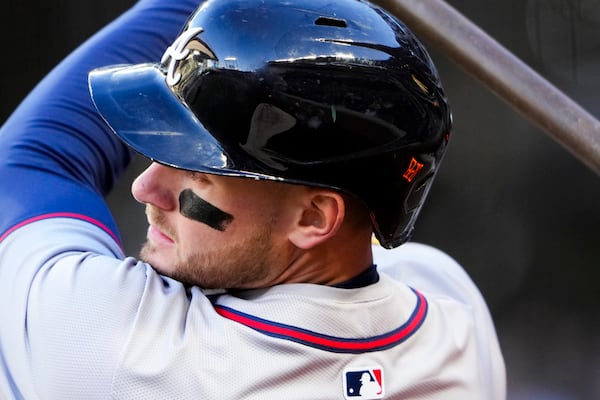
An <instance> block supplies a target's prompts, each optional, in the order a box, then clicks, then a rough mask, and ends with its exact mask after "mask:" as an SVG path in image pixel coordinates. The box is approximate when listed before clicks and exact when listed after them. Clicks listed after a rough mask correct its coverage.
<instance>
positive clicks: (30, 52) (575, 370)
mask: <svg viewBox="0 0 600 400" xmlns="http://www.w3.org/2000/svg"><path fill="white" fill-rule="evenodd" d="M132 3H133V1H132V0H113V1H110V2H109V1H98V2H94V3H93V2H87V1H77V0H68V1H67V0H61V1H59V0H56V1H39V0H34V1H29V2H21V1H17V0H7V1H6V0H5V2H4V4H5V6H4V8H3V11H2V13H1V14H0V30H1V31H0V34H1V40H2V43H1V45H2V46H1V51H2V56H3V57H2V59H3V60H2V63H1V65H2V67H1V73H0V93H1V97H0V99H1V100H0V121H4V120H5V119H6V118H7V117H8V115H9V114H10V112H11V111H12V110H13V109H14V108H15V107H16V106H17V104H18V103H19V102H20V101H21V99H22V98H23V97H24V96H25V95H26V94H27V93H28V92H29V91H30V90H31V89H32V88H33V86H34V85H35V84H36V83H37V81H39V80H40V79H41V78H42V77H43V76H44V75H45V74H46V73H47V72H48V71H49V70H50V69H51V68H52V66H54V65H55V64H56V63H58V62H59V61H60V60H61V59H62V58H63V57H64V56H66V55H67V54H68V53H69V52H70V51H71V50H72V49H73V48H75V47H76V46H77V45H78V44H79V43H81V42H82V41H83V40H85V38H87V37H88V36H89V35H90V34H92V33H93V32H94V31H96V30H97V29H98V28H99V27H101V26H102V25H103V24H105V23H106V22H108V21H110V20H111V19H112V18H114V17H115V16H116V15H118V14H119V13H120V12H122V11H124V10H125V9H126V8H127V7H129V6H130V5H131V4H132ZM449 3H450V4H451V5H453V6H454V7H456V8H457V9H458V10H459V11H460V12H462V13H463V14H465V15H466V16H467V17H468V18H469V19H471V20H472V21H473V22H475V23H476V24H478V25H479V26H480V27H481V28H482V29H484V30H485V31H486V32H488V33H489V34H490V35H491V36H493V37H494V38H496V39H497V40H498V41H499V42H500V43H502V44H503V45H504V46H506V47H507V48H509V49H510V50H511V51H512V52H514V53H515V54H516V55H517V56H518V57H520V58H521V59H523V60H524V61H525V62H527V63H528V64H529V65H531V66H532V67H533V68H534V69H536V70H537V71H538V72H539V73H540V74H542V75H543V76H544V77H546V78H547V79H548V80H550V81H551V82H552V83H553V84H554V85H556V86H557V87H558V88H560V89H561V90H563V91H564V92H565V93H567V94H568V95H569V96H571V97H572V98H573V99H574V100H575V101H576V102H578V103H579V104H580V105H582V106H583V107H584V108H585V109H587V110H588V111H590V112H591V113H592V114H593V115H595V116H596V117H597V118H598V117H600V1H599V0H589V1H585V0H570V1H569V0H545V1H542V0H486V1H480V0H453V1H449ZM426 44H427V43H426ZM429 47H430V50H431V53H432V56H433V58H434V60H435V62H436V64H437V66H438V68H439V71H440V74H441V76H442V79H443V82H444V85H445V87H446V91H447V94H448V97H449V99H450V101H451V104H452V106H453V110H454V120H455V128H454V135H453V138H452V142H451V146H450V149H449V151H448V153H447V156H446V158H445V161H444V164H443V167H442V170H441V172H440V174H439V175H438V178H437V181H436V183H435V184H434V187H433V189H432V191H431V195H430V199H429V202H428V203H427V205H426V207H425V209H424V210H423V212H422V216H421V219H420V221H419V223H418V224H417V229H416V236H415V238H414V239H415V240H416V241H421V242H425V243H429V244H432V245H434V246H437V247H439V248H441V249H442V250H444V251H446V252H447V253H449V254H450V255H451V256H453V257H454V258H456V259H457V260H458V261H459V262H460V263H461V264H462V265H463V266H464V267H465V269H466V270H467V271H468V272H469V274H470V275H471V277H472V278H473V279H474V281H475V282H476V283H477V284H478V286H479V287H480V289H481V291H482V293H483V295H484V296H485V298H486V299H487V301H488V303H489V306H490V309H491V311H492V314H493V317H494V319H495V322H496V327H497V330H498V335H499V339H500V342H501V345H502V349H503V352H504V357H505V361H506V366H507V374H508V398H509V399H513V400H521V399H544V400H570V399H598V398H600V337H599V334H600V312H599V309H600V283H599V282H600V261H599V256H600V248H599V239H600V235H599V234H598V228H599V227H600V185H599V183H600V180H599V179H598V176H596V175H595V174H594V173H592V172H591V171H590V170H588V169H587V167H585V166H583V165H582V164H581V163H580V162H579V161H577V160H576V159H575V158H574V157H573V156H571V155H570V154H569V153H567V152H566V151H565V150H564V149H563V148H562V147H560V146H559V145H558V144H556V143H555V142H554V141H552V140H551V139H550V138H549V137H548V136H546V135H545V134H544V133H543V132H541V131H540V130H539V129H537V128H536V127H534V126H532V125H531V124H530V123H529V122H528V121H527V120H526V119H524V118H523V117H521V116H520V115H519V114H517V113H516V112H515V111H514V110H513V109H511V108H510V107H509V106H507V105H506V104H505V103H504V102H503V101H501V100H500V99H498V98H497V97H495V96H494V95H493V94H491V93H490V92H489V91H488V90H487V89H485V88H484V87H482V86H481V85H480V84H479V83H478V82H476V81H475V80H474V79H473V78H471V77H469V76H468V75H466V74H465V73H464V72H463V71H462V70H461V69H460V67H458V66H456V65H455V64H453V63H452V62H451V61H449V60H448V59H447V58H445V56H444V55H443V53H442V52H440V51H439V50H438V49H435V48H432V47H431V46H429ZM522 90H528V88H527V87H524V88H522ZM144 166H145V161H143V160H137V161H136V162H135V163H134V165H132V167H131V168H130V169H129V170H128V172H127V175H128V177H127V178H131V177H134V176H135V175H136V174H137V173H138V172H139V171H141V170H142V169H143V167H144ZM109 201H110V204H111V207H112V208H113V209H114V211H115V215H116V217H117V219H118V223H119V225H120V227H121V230H122V234H123V236H124V241H125V246H126V250H127V251H128V252H129V253H130V254H137V249H138V247H139V245H140V243H141V242H142V241H143V239H144V236H145V229H146V227H145V219H144V216H143V210H142V209H141V208H140V207H139V206H137V205H136V203H135V202H133V201H132V200H131V199H130V195H129V181H128V179H124V180H122V181H121V183H120V185H119V186H118V187H117V188H116V189H115V191H114V192H113V194H111V196H110V198H109Z"/></svg>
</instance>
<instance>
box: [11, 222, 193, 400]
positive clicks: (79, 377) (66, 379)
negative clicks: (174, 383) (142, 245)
mask: <svg viewBox="0 0 600 400" xmlns="http://www.w3.org/2000/svg"><path fill="white" fill-rule="evenodd" d="M157 277H158V275H157V274H155V273H154V272H153V271H152V270H151V269H150V267H149V266H147V265H146V264H143V263H139V262H137V261H136V260H134V259H131V258H127V259H124V258H123V255H122V252H121V250H120V249H119V247H118V245H117V244H116V243H115V242H114V240H113V239H112V238H111V237H110V236H109V235H108V234H107V233H106V232H104V231H102V230H101V229H99V228H98V227H96V226H94V225H92V224H89V223H87V222H83V221H79V220H74V219H65V218H55V219H48V220H43V221H40V222H35V223H32V224H29V225H27V226H25V227H22V228H20V229H18V230H17V231H15V232H13V233H11V234H10V235H8V236H7V237H6V238H5V239H4V240H3V241H2V242H1V243H0V321H2V322H1V324H0V397H2V395H1V394H2V393H4V394H7V393H12V397H14V398H24V399H28V400H31V399H39V398H43V399H53V398H64V397H63V396H64V393H65V390H67V391H68V392H69V393H70V394H72V396H73V397H72V398H80V399H84V398H86V399H90V398H110V391H111V386H112V380H113V378H114V374H115V370H116V367H117V365H118V362H119V357H120V356H121V355H122V353H123V351H124V349H125V347H126V342H127V340H128V339H129V336H130V334H131V331H132V327H133V324H134V321H135V317H136V314H137V312H138V308H139V305H140V301H141V298H142V296H143V294H144V293H145V292H146V291H147V290H146V289H147V286H148V285H149V284H150V283H151V281H152V280H154V281H156V280H157V279H158V278H157ZM167 286H168V285H167ZM168 290H177V287H176V286H175V285H174V286H173V287H172V288H170V289H169V288H168V287H166V288H165V291H168ZM181 298H183V299H185V295H183V296H181ZM61 393H62V394H61Z"/></svg>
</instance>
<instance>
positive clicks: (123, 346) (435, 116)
mask: <svg viewBox="0 0 600 400" xmlns="http://www.w3.org/2000/svg"><path fill="white" fill-rule="evenodd" d="M196 7H198V8H196ZM190 15H191V17H189V16H190ZM188 17H189V18H188ZM186 20H187V22H186ZM184 23H185V25H184ZM90 71H91V72H90ZM88 86H89V90H88ZM450 120H451V119H450V112H449V108H448V105H447V102H446V99H445V96H444V92H443V90H442V87H441V85H440V82H439V79H438V76H437V72H436V70H435V68H434V66H433V64H432V62H431V60H430V58H429V56H428V55H427V53H426V51H425V49H424V48H423V47H422V46H421V44H420V43H419V42H418V40H417V39H416V38H415V37H414V36H413V35H412V33H411V32H410V31H409V30H408V29H407V28H406V27H405V26H404V25H403V24H402V23H401V22H399V21H397V20H396V18H394V17H393V16H391V15H390V14H388V13H387V12H385V11H384V10H382V9H380V8H378V7H376V6H373V5H371V4H369V3H367V2H365V1H361V0H338V1H335V2H330V1H323V0H310V1H309V0H297V1H286V2H283V1H276V0H211V1H207V2H205V3H203V4H200V5H198V4H197V3H195V2H194V1H184V0H177V1H175V0H142V1H140V2H138V3H137V4H136V5H135V6H134V7H133V8H131V9H130V10H129V11H128V12H126V13H125V14H124V15H122V16H121V17H120V18H118V19H117V20H116V21H114V22H113V23H112V24H110V25H108V26H107V27H106V28H105V29H103V30H101V31H100V32H99V33H97V34H96V35H95V36H93V37H92V38H91V39H90V40H88V41H87V42H86V43H84V44H83V45H82V46H81V47H80V48H79V49H77V50H76V51H75V52H73V53H72V54H71V55H70V56H69V57H67V58H66V59H65V60H64V61H63V62H62V63H61V64H59V65H58V66H57V67H56V68H55V69H54V70H53V71H52V72H51V73H50V74H49V75H48V76H47V77H46V78H45V79H44V80H43V81H42V82H41V83H40V84H39V85H38V86H37V87H36V88H35V89H34V90H33V92H32V93H31V94H30V95H29V96H28V97H27V98H26V99H25V100H24V102H23V103H22V104H21V105H20V107H19V108H18V109H17V110H15V112H14V114H13V115H12V116H11V117H10V118H9V120H8V121H6V123H5V124H4V125H3V127H2V130H1V131H0V182H1V185H2V190H1V191H0V209H1V210H2V212H1V213H0V321H1V323H0V398H3V399H27V400H32V399H107V398H118V399H145V400H148V399H192V398H193V399H213V398H214V399H328V400H331V399H412V398H414V399H417V398H418V399H502V398H503V397H504V396H505V376H504V374H505V372H504V364H503V360H502V356H501V353H500V349H499V345H498V341H497V338H496V333H495V330H494V326H493V323H492V320H491V318H490V315H489V312H488V310H487V307H486V305H485V303H484V301H483V299H482V298H481V295H480V294H479V292H478V290H477V288H475V286H474V285H473V283H472V282H471V281H470V279H469V278H468V276H467V275H466V274H465V272H464V271H463V270H462V269H461V267H460V266H459V265H457V264H456V263H455V262H454V261H453V260H452V259H450V258H449V257H448V256H446V255H445V254H443V253H442V252H440V251H438V250H435V249H433V248H431V247H428V246H425V245H421V244H416V243H409V242H407V241H408V239H409V237H410V234H411V232H412V229H413V226H414V222H415V218H416V216H417V214H418V211H419V209H420V208H421V205H422V203H423V201H424V199H425V197H426V194H427V192H428V189H429V187H430V185H431V183H432V179H433V177H434V175H435V173H436V171H437V169H438V167H439V163H440V161H441V158H442V155H443V153H444V151H445V149H446V146H447V141H448V137H449V131H450ZM130 148H133V149H134V150H136V151H137V152H139V153H141V154H143V155H145V156H147V157H148V158H150V159H151V160H152V161H153V163H152V164H151V165H150V167H149V168H148V169H147V170H146V171H145V172H143V173H142V174H141V175H140V176H139V177H138V178H137V179H136V180H135V182H134V183H133V186H132V192H133V195H134V196H135V197H136V199H137V200H138V201H140V202H141V203H144V204H145V205H146V214H147V219H148V224H149V229H148V240H147V243H146V244H145V245H144V246H143V249H142V251H141V255H140V259H135V258H132V257H125V255H124V254H123V252H122V249H121V246H120V239H119V233H118V231H117V228H116V226H115V222H114V221H113V219H112V217H111V215H110V212H109V210H108V208H107V206H106V204H105V203H104V201H103V195H105V194H106V193H107V192H108V191H109V190H110V189H111V187H112V186H113V184H114V182H115V180H116V179H117V178H118V176H119V175H120V173H121V172H122V171H123V169H124V168H125V167H126V165H127V163H128V162H129V161H130V159H131V150H130ZM373 234H374V235H375V236H376V237H377V239H378V241H379V243H381V246H379V245H372V244H371V237H372V235H373Z"/></svg>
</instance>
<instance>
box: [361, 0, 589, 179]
mask: <svg viewBox="0 0 600 400" xmlns="http://www.w3.org/2000/svg"><path fill="white" fill-rule="evenodd" d="M372 1H373V2H374V3H375V4H378V5H379V6H381V7H383V8H384V9H386V10H388V11H389V12H391V13H392V14H393V15H395V16H397V17H398V18H399V19H400V20H402V21H404V22H405V23H406V25H407V26H408V27H409V28H410V29H411V30H412V31H414V32H415V34H417V36H419V37H420V38H422V39H423V40H426V41H428V42H429V43H431V44H432V45H434V46H436V47H437V48H438V49H439V50H440V51H441V52H442V53H444V54H445V55H447V56H448V57H449V58H450V59H451V60H453V61H454V62H456V63H457V64H458V65H459V66H461V67H462V68H463V69H464V70H465V71H466V72H467V73H469V74H471V75H472V76H473V77H475V78H476V79H478V80H479V81H480V82H481V83H483V84H484V85H485V86H487V87H488V89H490V90H491V91H492V92H494V93H495V94H496V95H498V96H499V97H500V98H501V99H503V100H504V101H506V102H507V103H508V104H510V105H511V106H512V107H514V108H515V109H516V110H517V111H518V112H519V113H520V114H522V115H523V116H524V117H525V118H527V119H529V120H530V121H531V122H533V123H534V124H535V125H537V126H538V127H540V128H541V129H542V130H543V131H544V132H546V133H547V134H548V135H549V136H551V137H552V138H553V139H554V140H556V141H557V142H558V143H559V144H561V145H562V146H563V147H565V148H566V149H567V150H568V151H570V152H571V153H572V154H573V155H574V156H575V157H577V158H578V159H579V160H580V161H582V162H583V163H584V164H586V165H587V166H588V167H589V168H591V169H592V170H593V171H594V172H595V173H596V174H598V175H600V122H599V121H598V120H597V119H596V118H594V117H593V116H592V115H591V114H589V113H588V112H587V111H585V110H584V109H583V108H581V107H580V106H579V105H578V104H577V103H575V102H574V101H573V100H571V99H570V98H569V97H568V96H566V95H565V94H564V93H563V92H561V91H560V90H559V89H557V88H556V87H554V86H553V85H552V84H551V83H549V82H548V81H547V80H545V79H544V78H543V77H541V76H540V75H539V74H537V73H536V72H535V71H534V70H532V69H531V68H530V67H529V66H527V65H526V64H525V63H524V62H522V61H521V60H519V59H518V58H517V57H516V56H515V55H513V54H512V53H511V52H510V51H508V50H507V49H505V48H504V47H503V46H502V45H500V44H499V43H498V42H496V41H495V40H494V39H493V38H491V37H490V36H489V35H487V34H486V33H485V32H484V31H482V30H481V29H480V28H478V27H477V26H476V25H475V24H473V23H472V22H471V21H469V20H468V19H467V18H466V17H464V16H463V15H462V14H460V13H459V12H458V11H457V10H456V9H454V8H452V7H451V6H450V5H448V4H447V3H446V2H444V1H443V0H372Z"/></svg>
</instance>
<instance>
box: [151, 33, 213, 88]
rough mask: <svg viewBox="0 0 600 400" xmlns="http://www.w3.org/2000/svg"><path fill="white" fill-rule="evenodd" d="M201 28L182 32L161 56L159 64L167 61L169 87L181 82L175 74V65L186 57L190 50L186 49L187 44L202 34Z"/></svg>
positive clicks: (179, 76) (178, 75) (177, 74)
mask: <svg viewBox="0 0 600 400" xmlns="http://www.w3.org/2000/svg"><path fill="white" fill-rule="evenodd" d="M202 30H203V29H202V28H191V29H188V30H187V31H185V32H183V33H182V34H181V35H179V37H178V38H177V39H175V41H174V42H173V44H172V45H170V46H169V47H168V48H167V50H165V53H164V54H163V56H162V58H161V60H160V62H161V64H165V63H166V62H167V61H169V67H168V69H167V84H169V85H170V86H174V85H176V84H177V83H179V81H180V80H181V74H180V73H179V72H177V73H175V70H176V68H177V64H178V63H179V61H181V60H183V59H184V58H186V57H187V56H188V54H189V53H190V50H189V49H188V48H187V45H188V43H189V42H191V41H192V39H193V38H194V37H195V36H196V35H198V34H199V33H200V32H202Z"/></svg>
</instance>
